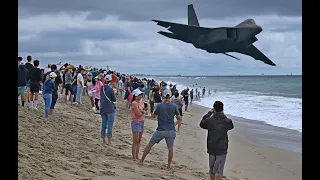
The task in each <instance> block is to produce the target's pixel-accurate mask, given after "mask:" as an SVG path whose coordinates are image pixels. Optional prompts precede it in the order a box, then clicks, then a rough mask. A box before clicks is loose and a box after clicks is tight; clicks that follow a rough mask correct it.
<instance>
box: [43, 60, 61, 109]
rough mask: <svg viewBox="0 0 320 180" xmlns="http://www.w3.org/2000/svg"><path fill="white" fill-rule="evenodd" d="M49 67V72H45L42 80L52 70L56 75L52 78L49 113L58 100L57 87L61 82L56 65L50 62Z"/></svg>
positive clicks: (45, 78)
mask: <svg viewBox="0 0 320 180" xmlns="http://www.w3.org/2000/svg"><path fill="white" fill-rule="evenodd" d="M50 68H51V72H48V73H47V74H45V75H44V77H43V79H42V82H43V83H44V82H45V81H46V80H47V79H50V74H51V73H52V72H53V73H55V74H56V75H57V76H56V78H54V85H55V88H54V90H53V91H52V101H51V105H50V110H49V113H50V114H52V113H53V111H54V107H55V105H56V103H57V100H58V87H59V85H60V84H61V83H62V79H61V76H60V72H59V71H58V70H57V65H55V64H52V65H51V67H50Z"/></svg>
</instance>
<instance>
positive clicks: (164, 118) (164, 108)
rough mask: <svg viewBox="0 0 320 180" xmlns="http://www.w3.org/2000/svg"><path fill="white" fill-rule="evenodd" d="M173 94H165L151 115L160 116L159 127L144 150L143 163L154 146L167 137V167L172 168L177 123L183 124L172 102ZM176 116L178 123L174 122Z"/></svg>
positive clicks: (152, 116)
mask: <svg viewBox="0 0 320 180" xmlns="http://www.w3.org/2000/svg"><path fill="white" fill-rule="evenodd" d="M170 98H171V95H170V94H165V96H164V100H163V102H162V103H160V104H158V106H157V107H156V109H155V110H154V112H153V113H152V115H151V118H155V117H157V118H158V127H157V129H156V131H155V132H154V133H153V135H152V137H151V139H150V141H149V143H148V145H147V146H146V147H145V149H144V151H143V155H142V157H141V160H140V164H141V165H142V164H143V162H144V159H145V158H146V156H147V155H148V154H149V152H150V150H151V148H152V146H153V145H154V144H156V143H159V142H160V141H161V140H163V139H165V140H166V144H167V147H168V165H167V168H168V169H170V168H171V163H172V158H173V144H174V140H175V137H176V128H175V126H176V124H178V125H179V124H181V121H182V119H181V116H180V113H179V110H178V107H177V106H176V105H175V104H174V103H172V102H170ZM174 116H176V118H177V123H175V122H174Z"/></svg>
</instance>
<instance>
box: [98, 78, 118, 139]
mask: <svg viewBox="0 0 320 180" xmlns="http://www.w3.org/2000/svg"><path fill="white" fill-rule="evenodd" d="M111 80H112V77H111V76H110V75H106V76H105V77H104V83H105V84H104V86H103V87H101V90H100V115H101V118H102V124H101V138H102V142H103V145H106V144H108V145H111V138H112V128H113V122H114V113H115V108H116V106H115V105H114V103H113V102H116V96H115V94H114V92H113V89H112V87H111V86H110V83H111ZM106 129H108V132H107V138H108V143H107V142H106Z"/></svg>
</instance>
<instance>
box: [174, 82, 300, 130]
mask: <svg viewBox="0 0 320 180" xmlns="http://www.w3.org/2000/svg"><path fill="white" fill-rule="evenodd" d="M170 83H171V84H176V87H177V89H178V90H179V92H181V91H182V90H183V89H184V88H186V86H184V85H182V84H177V83H175V82H170V81H168V84H170ZM214 101H222V102H223V103H224V106H225V107H224V109H225V110H224V112H225V113H226V114H229V115H232V116H237V117H243V118H246V119H251V120H258V121H263V122H265V123H267V124H270V125H274V126H278V127H284V128H288V129H293V130H297V131H299V132H302V106H301V104H302V100H301V99H299V98H288V97H282V96H266V95H263V94H261V93H257V92H249V91H238V92H217V93H216V94H215V93H212V95H211V96H209V97H208V96H206V97H205V98H201V100H200V101H199V102H195V103H196V104H198V105H201V106H205V107H208V108H211V107H212V105H213V103H214Z"/></svg>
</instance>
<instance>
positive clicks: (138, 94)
mask: <svg viewBox="0 0 320 180" xmlns="http://www.w3.org/2000/svg"><path fill="white" fill-rule="evenodd" d="M134 95H135V100H134V101H133V102H132V105H131V109H132V112H131V118H132V121H131V129H132V158H133V160H134V161H137V160H139V149H140V142H141V138H142V134H143V131H144V115H145V114H146V113H147V109H146V107H145V105H144V103H143V102H142V101H141V98H142V96H143V92H142V91H140V90H139V89H138V90H136V91H135V92H134Z"/></svg>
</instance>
